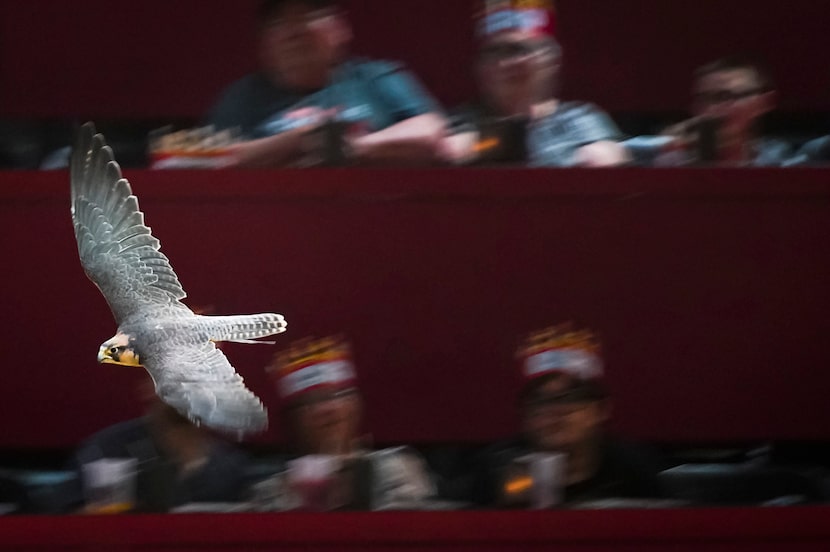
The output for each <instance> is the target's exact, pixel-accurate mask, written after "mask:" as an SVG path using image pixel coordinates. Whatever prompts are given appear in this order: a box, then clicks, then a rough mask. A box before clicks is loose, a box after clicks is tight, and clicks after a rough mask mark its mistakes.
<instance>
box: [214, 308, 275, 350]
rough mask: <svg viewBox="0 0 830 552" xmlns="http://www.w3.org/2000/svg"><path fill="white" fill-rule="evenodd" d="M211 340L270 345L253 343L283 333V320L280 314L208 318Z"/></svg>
mask: <svg viewBox="0 0 830 552" xmlns="http://www.w3.org/2000/svg"><path fill="white" fill-rule="evenodd" d="M207 318H209V319H210V325H211V327H212V328H211V329H212V331H211V339H212V340H213V341H232V342H234V343H272V344H273V342H266V341H253V340H254V339H258V338H260V337H267V336H269V335H274V334H278V333H282V332H284V331H285V328H286V326H287V325H286V323H285V318H283V317H282V315H281V314H271V313H269V314H247V315H240V316H209V317H207Z"/></svg>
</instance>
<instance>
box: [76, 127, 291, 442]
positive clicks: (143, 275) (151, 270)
mask: <svg viewBox="0 0 830 552" xmlns="http://www.w3.org/2000/svg"><path fill="white" fill-rule="evenodd" d="M70 173H71V174H70V178H71V190H72V222H73V223H74V226H75V238H76V239H77V241H78V253H79V254H80V257H81V265H82V266H83V268H84V272H86V275H87V276H88V277H89V279H90V280H92V282H93V283H94V284H95V285H96V286H98V289H100V290H101V293H102V294H103V295H104V297H105V298H106V300H107V303H108V304H109V306H110V309H111V310H112V314H113V316H114V317H115V321H116V323H117V324H118V331H117V333H116V334H115V336H114V337H112V338H110V339H108V340H107V341H105V342H104V343H103V344H102V345H101V348H100V349H99V351H98V361H99V362H103V363H109V364H120V365H124V366H143V367H144V368H146V370H147V371H148V372H149V373H150V376H152V378H153V381H154V382H155V388H156V393H157V394H158V396H159V397H161V399H162V400H163V401H164V402H166V403H167V404H169V405H170V406H172V407H174V408H175V409H176V410H177V411H179V412H180V413H181V414H183V415H185V416H187V417H188V418H189V419H190V420H191V421H192V422H194V423H195V424H204V425H205V426H207V427H210V428H214V429H217V430H220V431H224V432H229V433H236V434H238V435H242V434H244V433H250V432H256V431H262V430H263V429H265V428H266V427H267V424H268V415H267V412H266V410H265V408H264V407H263V405H262V402H261V401H260V400H259V399H258V398H257V397H256V395H254V394H253V393H252V392H251V391H250V390H249V389H248V388H247V387H245V384H244V383H243V382H242V377H241V376H240V375H239V374H237V373H236V371H235V370H234V368H233V366H231V364H230V362H228V359H227V358H226V357H225V355H224V354H223V353H222V351H220V350H219V349H217V348H216V346H215V345H214V343H215V342H217V341H234V342H241V343H252V342H253V343H256V341H252V340H254V339H257V338H260V337H265V336H269V335H273V334H277V333H280V332H283V331H285V328H286V323H285V320H284V319H283V317H282V316H281V315H279V314H254V315H241V316H201V315H197V314H195V313H194V312H193V311H192V310H190V309H189V308H188V307H187V306H185V305H184V303H182V302H181V300H182V299H184V298H185V296H186V294H185V292H184V290H183V289H182V285H181V284H180V283H179V279H178V278H177V277H176V274H175V272H173V269H172V267H171V266H170V262H169V261H168V259H167V257H165V256H164V255H163V254H162V253H161V251H159V248H160V244H159V241H158V240H157V239H156V238H155V237H153V235H152V234H151V232H150V228H148V227H147V226H146V225H145V224H144V214H143V213H142V212H141V211H139V209H138V199H137V198H136V197H135V196H134V195H133V194H132V190H131V189H130V184H129V182H127V180H126V179H125V178H123V177H122V176H121V168H120V167H119V165H118V163H116V162H115V160H114V158H113V153H112V149H110V147H109V146H107V145H106V142H105V140H104V137H103V136H102V135H100V134H96V133H95V127H94V126H93V125H92V124H91V123H87V124H85V125H84V126H83V127H82V128H81V130H80V133H79V134H78V138H77V140H76V143H75V147H74V149H73V152H72V160H71V165H70Z"/></svg>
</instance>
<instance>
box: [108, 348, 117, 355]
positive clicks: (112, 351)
mask: <svg viewBox="0 0 830 552" xmlns="http://www.w3.org/2000/svg"><path fill="white" fill-rule="evenodd" d="M117 352H118V347H110V354H111V355H114V354H115V353H117Z"/></svg>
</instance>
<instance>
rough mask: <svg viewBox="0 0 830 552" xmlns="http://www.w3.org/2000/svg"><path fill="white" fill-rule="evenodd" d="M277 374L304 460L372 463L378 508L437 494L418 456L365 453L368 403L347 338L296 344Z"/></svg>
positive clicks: (394, 451) (395, 451) (397, 451)
mask: <svg viewBox="0 0 830 552" xmlns="http://www.w3.org/2000/svg"><path fill="white" fill-rule="evenodd" d="M272 373H273V374H274V376H275V378H276V382H277V387H278V389H279V393H280V396H281V397H282V400H283V402H284V405H285V407H284V413H285V414H286V415H287V421H288V423H289V426H290V428H289V429H290V432H291V439H292V442H293V444H294V447H295V449H296V452H297V454H298V455H300V456H303V455H319V454H324V455H333V456H337V457H339V458H340V459H341V460H343V461H348V460H350V459H354V458H359V457H364V458H367V457H368V459H369V460H370V461H371V465H372V470H371V471H372V482H371V487H372V489H373V491H372V493H371V494H372V495H373V496H374V499H373V501H372V502H373V507H374V508H384V507H394V506H395V505H396V504H397V505H403V504H412V503H414V502H417V501H423V500H425V499H428V498H430V497H432V496H433V495H434V494H435V486H434V483H433V481H432V478H431V476H430V475H429V474H428V472H427V469H426V464H425V462H424V461H423V460H422V459H421V457H420V456H419V455H417V454H416V453H415V452H414V451H413V450H411V449H409V448H406V447H396V448H390V449H384V450H377V451H373V452H368V451H366V450H364V446H365V445H366V442H365V439H362V438H361V432H360V428H361V422H362V413H363V401H362V400H361V397H360V392H359V390H358V387H357V376H356V373H355V368H354V364H353V361H352V355H351V347H350V345H349V344H348V343H347V342H345V341H344V340H343V339H342V338H338V337H330V338H325V339H320V340H304V341H300V342H297V343H294V344H293V345H292V347H291V348H290V349H289V350H287V351H284V352H281V353H279V354H278V355H277V356H276V358H275V362H274V364H273V370H272Z"/></svg>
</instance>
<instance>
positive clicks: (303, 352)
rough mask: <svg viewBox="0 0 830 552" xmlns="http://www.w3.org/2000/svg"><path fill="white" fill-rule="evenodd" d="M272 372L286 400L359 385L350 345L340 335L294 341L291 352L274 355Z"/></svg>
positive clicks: (270, 368)
mask: <svg viewBox="0 0 830 552" xmlns="http://www.w3.org/2000/svg"><path fill="white" fill-rule="evenodd" d="M269 372H270V373H271V374H272V375H273V377H274V379H275V381H276V383H277V387H278V389H279V393H280V396H281V397H282V398H283V399H292V398H295V397H297V396H299V395H302V394H304V393H308V392H309V391H312V390H315V389H319V388H325V387H335V388H349V387H354V386H356V385H357V375H356V373H355V369H354V364H353V362H352V350H351V346H350V345H349V343H348V342H347V341H346V340H345V339H344V338H343V337H341V336H332V337H325V338H322V339H313V338H307V339H303V340H300V341H297V342H294V343H292V344H291V345H290V347H289V349H288V350H286V351H281V352H279V353H277V354H276V355H274V360H273V362H272V363H271V366H270V367H269Z"/></svg>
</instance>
